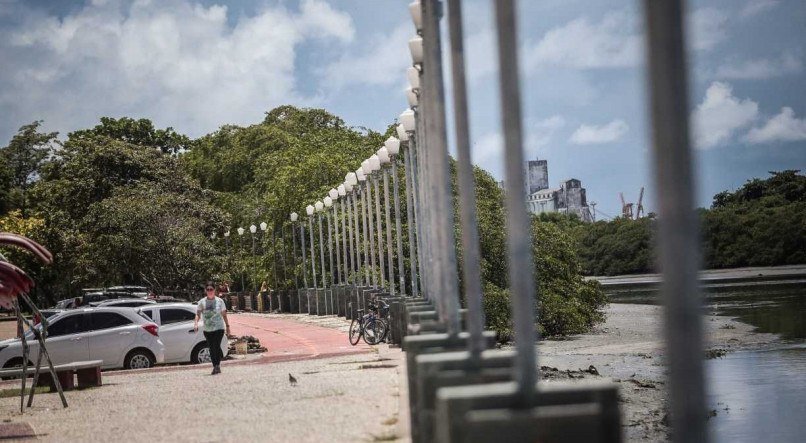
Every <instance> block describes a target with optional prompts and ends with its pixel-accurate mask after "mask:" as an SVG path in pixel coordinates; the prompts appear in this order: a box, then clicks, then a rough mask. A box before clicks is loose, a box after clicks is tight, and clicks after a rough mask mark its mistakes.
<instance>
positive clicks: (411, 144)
mask: <svg viewBox="0 0 806 443" xmlns="http://www.w3.org/2000/svg"><path fill="white" fill-rule="evenodd" d="M407 73H410V78H409V80H411V75H412V74H413V75H414V76H416V77H417V78H418V81H419V71H418V70H417V69H415V68H409V70H408V71H407ZM398 121H399V122H400V124H398V125H397V134H398V137H399V139H400V140H401V141H405V142H406V143H407V145H408V146H407V149H406V152H405V154H404V156H403V166H404V168H405V169H406V219H407V220H408V234H409V262H410V263H409V264H410V269H411V295H412V296H413V297H417V296H419V295H420V290H419V289H420V288H419V285H418V279H417V275H418V270H419V266H421V265H422V263H421V260H420V256H419V252H421V248H420V243H419V242H420V239H421V236H420V230H419V228H420V218H419V214H418V212H419V209H418V207H417V203H418V202H419V198H418V197H417V190H418V188H419V184H418V183H417V180H416V178H417V162H416V159H415V157H414V155H415V149H416V143H415V142H416V137H415V135H414V131H415V129H416V126H417V122H416V119H415V114H414V111H413V110H411V109H406V110H405V111H403V112H402V113H401V114H400V117H398Z"/></svg>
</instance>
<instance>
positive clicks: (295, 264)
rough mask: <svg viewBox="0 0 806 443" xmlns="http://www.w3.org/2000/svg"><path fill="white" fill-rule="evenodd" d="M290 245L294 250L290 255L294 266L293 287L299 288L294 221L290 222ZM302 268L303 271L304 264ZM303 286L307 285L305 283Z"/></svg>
mask: <svg viewBox="0 0 806 443" xmlns="http://www.w3.org/2000/svg"><path fill="white" fill-rule="evenodd" d="M291 245H292V247H293V250H294V255H293V256H292V257H291V265H292V266H293V267H294V289H299V272H297V230H296V229H294V222H291ZM303 249H304V248H303ZM302 268H303V269H302V270H303V272H304V271H305V265H304V264H303V266H302ZM305 286H308V285H307V284H306V285H305Z"/></svg>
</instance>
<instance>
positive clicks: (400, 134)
mask: <svg viewBox="0 0 806 443" xmlns="http://www.w3.org/2000/svg"><path fill="white" fill-rule="evenodd" d="M395 131H397V138H398V141H399V142H407V141H409V134H408V133H407V132H406V128H405V127H404V126H403V125H402V124H398V125H397V126H396V127H395ZM387 149H389V148H388V147H387ZM398 149H400V144H398ZM389 154H392V151H391V150H390V151H389ZM392 155H396V154H392Z"/></svg>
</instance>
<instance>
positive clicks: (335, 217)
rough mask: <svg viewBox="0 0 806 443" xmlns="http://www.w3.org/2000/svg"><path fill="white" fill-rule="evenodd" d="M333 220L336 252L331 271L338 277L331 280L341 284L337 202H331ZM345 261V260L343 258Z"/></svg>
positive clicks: (342, 278)
mask: <svg viewBox="0 0 806 443" xmlns="http://www.w3.org/2000/svg"><path fill="white" fill-rule="evenodd" d="M331 216H332V218H333V243H334V248H335V250H336V267H335V268H333V270H332V271H331V272H332V273H333V275H338V278H336V277H334V278H333V283H334V284H339V283H342V282H343V280H344V275H343V274H342V272H341V248H340V247H339V202H338V201H334V202H333V213H332V214H331ZM345 260H346V258H345Z"/></svg>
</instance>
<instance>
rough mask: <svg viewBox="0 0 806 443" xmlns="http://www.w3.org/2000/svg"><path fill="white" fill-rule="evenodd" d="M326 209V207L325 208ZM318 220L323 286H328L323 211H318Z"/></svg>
mask: <svg viewBox="0 0 806 443" xmlns="http://www.w3.org/2000/svg"><path fill="white" fill-rule="evenodd" d="M323 211H324V209H323ZM316 220H317V221H318V222H319V223H317V224H318V225H319V263H320V264H321V265H322V288H323V289H324V288H326V287H327V273H326V272H325V240H324V236H323V235H322V213H321V212H317V213H316Z"/></svg>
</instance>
